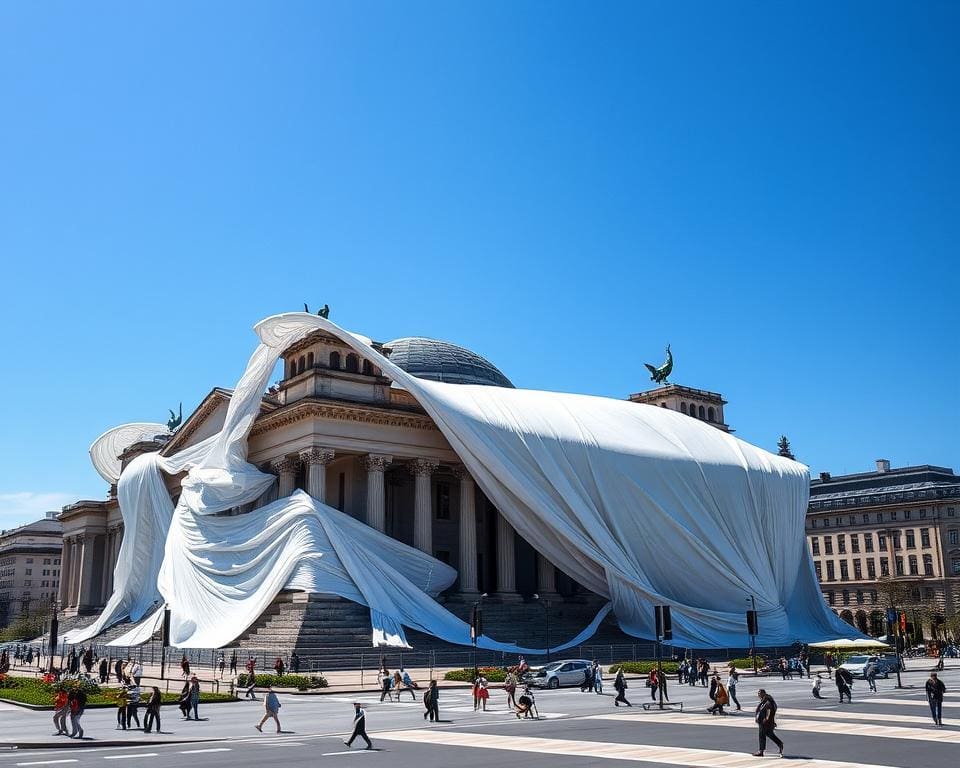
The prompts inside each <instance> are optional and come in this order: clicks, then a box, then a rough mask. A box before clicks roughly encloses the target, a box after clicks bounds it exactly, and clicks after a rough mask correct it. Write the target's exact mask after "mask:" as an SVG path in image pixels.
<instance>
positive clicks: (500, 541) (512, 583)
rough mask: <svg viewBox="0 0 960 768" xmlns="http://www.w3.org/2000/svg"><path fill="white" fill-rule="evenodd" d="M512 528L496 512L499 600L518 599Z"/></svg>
mask: <svg viewBox="0 0 960 768" xmlns="http://www.w3.org/2000/svg"><path fill="white" fill-rule="evenodd" d="M513 537H514V532H513V526H512V525H510V523H508V522H507V518H505V517H504V516H503V515H502V514H501V513H500V512H499V511H498V512H497V595H498V596H499V597H500V598H501V599H506V600H512V599H517V600H519V599H520V595H518V594H517V571H516V559H517V558H516V553H515V547H514V540H513Z"/></svg>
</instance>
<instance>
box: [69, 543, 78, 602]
mask: <svg viewBox="0 0 960 768" xmlns="http://www.w3.org/2000/svg"><path fill="white" fill-rule="evenodd" d="M79 589H80V537H79V536H74V537H73V541H71V542H70V594H69V596H68V597H67V600H68V601H69V602H68V604H69V605H71V606H76V605H77V604H78V603H79V602H80V592H79Z"/></svg>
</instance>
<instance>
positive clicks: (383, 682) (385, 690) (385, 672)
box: [377, 667, 393, 701]
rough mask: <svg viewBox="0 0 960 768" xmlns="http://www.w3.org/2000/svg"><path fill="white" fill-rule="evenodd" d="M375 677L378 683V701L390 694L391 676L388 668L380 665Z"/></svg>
mask: <svg viewBox="0 0 960 768" xmlns="http://www.w3.org/2000/svg"><path fill="white" fill-rule="evenodd" d="M377 678H378V680H377V682H379V683H380V701H383V700H384V699H385V698H387V697H388V696H390V686H391V685H392V684H393V678H392V677H391V676H390V670H389V669H387V668H386V667H380V672H379V673H378V674H377ZM392 699H393V697H391V700H392Z"/></svg>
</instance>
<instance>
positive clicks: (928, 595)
mask: <svg viewBox="0 0 960 768" xmlns="http://www.w3.org/2000/svg"><path fill="white" fill-rule="evenodd" d="M923 597H924V599H925V600H933V597H934V595H933V587H924V588H923Z"/></svg>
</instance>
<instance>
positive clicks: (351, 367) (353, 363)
mask: <svg viewBox="0 0 960 768" xmlns="http://www.w3.org/2000/svg"><path fill="white" fill-rule="evenodd" d="M359 370H360V358H359V357H357V356H356V355H355V354H353V352H351V353H350V354H348V355H347V371H349V372H350V373H357V372H358V371H359Z"/></svg>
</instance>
